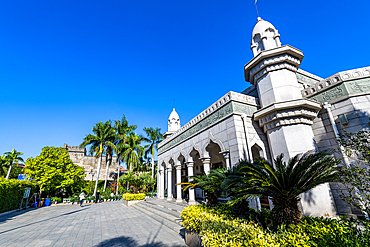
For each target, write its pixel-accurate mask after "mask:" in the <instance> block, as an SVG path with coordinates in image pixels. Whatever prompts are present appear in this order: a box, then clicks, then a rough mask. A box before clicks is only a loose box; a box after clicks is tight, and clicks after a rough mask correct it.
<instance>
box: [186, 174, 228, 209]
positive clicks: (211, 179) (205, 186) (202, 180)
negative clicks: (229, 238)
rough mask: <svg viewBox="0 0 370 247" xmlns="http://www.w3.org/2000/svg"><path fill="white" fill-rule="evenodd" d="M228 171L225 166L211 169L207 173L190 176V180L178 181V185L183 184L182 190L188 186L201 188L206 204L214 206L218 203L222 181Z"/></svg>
mask: <svg viewBox="0 0 370 247" xmlns="http://www.w3.org/2000/svg"><path fill="white" fill-rule="evenodd" d="M229 173H230V171H229V170H228V169H226V168H220V169H216V170H211V171H210V173H209V174H208V175H206V174H202V175H195V176H191V177H190V178H192V181H190V182H183V183H180V185H184V188H183V190H184V191H186V190H188V189H189V188H193V189H195V188H200V189H202V190H203V191H204V193H205V195H206V201H207V205H209V206H216V205H218V198H219V197H220V196H221V192H222V183H223V181H224V180H225V178H226V177H227V176H228V174H229Z"/></svg>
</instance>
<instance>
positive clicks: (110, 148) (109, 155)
mask: <svg viewBox="0 0 370 247" xmlns="http://www.w3.org/2000/svg"><path fill="white" fill-rule="evenodd" d="M107 122H109V127H108V128H109V129H110V130H109V132H111V133H113V134H112V135H110V136H109V137H108V139H107V141H109V142H110V143H112V144H113V145H107V146H106V149H105V164H106V168H105V181H104V189H103V191H105V189H106V188H107V180H108V169H109V166H110V164H111V162H112V157H113V151H114V150H115V149H116V146H115V145H114V143H115V142H116V141H117V135H116V134H115V132H116V129H115V128H114V127H112V123H111V121H106V123H107Z"/></svg>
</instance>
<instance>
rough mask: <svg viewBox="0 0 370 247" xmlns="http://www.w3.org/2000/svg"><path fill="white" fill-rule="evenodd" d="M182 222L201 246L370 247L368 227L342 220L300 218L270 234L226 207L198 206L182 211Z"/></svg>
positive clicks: (361, 223)
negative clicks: (194, 232) (199, 237)
mask: <svg viewBox="0 0 370 247" xmlns="http://www.w3.org/2000/svg"><path fill="white" fill-rule="evenodd" d="M181 219H182V224H183V225H184V227H185V228H186V229H188V230H190V231H196V232H198V233H199V235H200V236H201V238H202V245H203V246H212V247H217V246H302V247H306V246H307V247H308V246H315V247H318V246H320V247H321V246H322V247H324V246H333V247H334V246H370V223H369V222H355V221H351V220H348V219H344V218H342V219H341V220H335V219H328V218H313V217H303V218H302V222H301V223H299V224H296V225H293V224H292V225H290V226H289V227H285V226H284V225H281V226H280V227H278V228H277V229H276V231H274V232H273V231H271V230H269V229H263V228H262V227H261V226H259V225H258V224H256V223H254V222H252V221H249V220H247V219H240V218H234V217H233V215H232V210H231V209H230V206H228V205H221V206H218V207H213V208H211V207H206V206H204V205H197V206H189V207H187V208H185V209H184V210H183V211H182V212H181Z"/></svg>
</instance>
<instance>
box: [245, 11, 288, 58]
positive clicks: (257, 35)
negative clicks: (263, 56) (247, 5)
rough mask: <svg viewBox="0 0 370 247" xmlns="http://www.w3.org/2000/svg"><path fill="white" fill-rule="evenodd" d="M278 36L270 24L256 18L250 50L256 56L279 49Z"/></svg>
mask: <svg viewBox="0 0 370 247" xmlns="http://www.w3.org/2000/svg"><path fill="white" fill-rule="evenodd" d="M280 46H281V43H280V34H279V32H278V30H277V29H276V28H275V27H274V25H272V24H271V23H270V22H268V21H265V20H263V19H261V18H260V17H258V19H257V24H256V25H255V26H254V28H253V32H252V41H251V50H252V51H253V55H254V56H257V55H258V54H259V53H261V52H262V51H265V50H270V49H274V48H277V47H280Z"/></svg>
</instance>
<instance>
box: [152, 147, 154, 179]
mask: <svg viewBox="0 0 370 247" xmlns="http://www.w3.org/2000/svg"><path fill="white" fill-rule="evenodd" d="M152 178H154V145H153V150H152Z"/></svg>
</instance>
